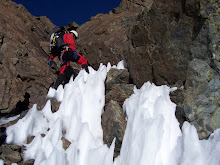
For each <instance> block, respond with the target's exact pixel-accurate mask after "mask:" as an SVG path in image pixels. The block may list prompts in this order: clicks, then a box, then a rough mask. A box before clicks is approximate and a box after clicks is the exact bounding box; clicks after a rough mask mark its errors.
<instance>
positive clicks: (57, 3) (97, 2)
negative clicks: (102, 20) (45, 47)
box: [12, 0, 121, 26]
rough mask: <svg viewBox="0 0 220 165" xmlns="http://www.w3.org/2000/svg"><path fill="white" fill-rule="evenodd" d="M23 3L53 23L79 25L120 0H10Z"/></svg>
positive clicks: (108, 9) (32, 11)
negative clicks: (74, 23)
mask: <svg viewBox="0 0 220 165" xmlns="http://www.w3.org/2000/svg"><path fill="white" fill-rule="evenodd" d="M12 1H14V2H16V3H18V4H23V5H24V6H25V8H27V10H28V11H29V12H30V13H31V14H32V15H34V16H47V17H48V18H49V19H50V20H51V21H52V22H53V23H54V24H55V25H57V26H60V25H63V26H67V25H68V23H69V22H76V23H78V24H79V25H81V24H83V23H85V22H87V21H88V20H89V18H90V17H92V16H95V15H96V14H98V13H108V12H109V11H111V10H112V9H113V8H115V7H117V6H118V5H119V4H120V2H121V0H12Z"/></svg>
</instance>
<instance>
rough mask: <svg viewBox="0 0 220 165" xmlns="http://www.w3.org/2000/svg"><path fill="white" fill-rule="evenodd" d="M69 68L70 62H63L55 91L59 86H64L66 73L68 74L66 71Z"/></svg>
mask: <svg viewBox="0 0 220 165" xmlns="http://www.w3.org/2000/svg"><path fill="white" fill-rule="evenodd" d="M68 66H69V61H66V60H63V64H62V66H61V68H60V73H59V74H58V77H57V80H56V82H55V84H54V88H55V89H57V88H58V86H59V85H60V84H62V82H63V81H64V79H65V72H66V71H65V70H66V68H67V67H68Z"/></svg>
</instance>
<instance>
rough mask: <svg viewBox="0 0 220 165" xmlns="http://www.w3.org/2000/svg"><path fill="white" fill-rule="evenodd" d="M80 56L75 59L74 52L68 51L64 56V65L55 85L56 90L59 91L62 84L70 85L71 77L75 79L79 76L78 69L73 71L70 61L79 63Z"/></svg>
mask: <svg viewBox="0 0 220 165" xmlns="http://www.w3.org/2000/svg"><path fill="white" fill-rule="evenodd" d="M79 58H80V57H79V56H78V57H77V58H74V56H73V52H70V51H67V52H65V53H64V54H63V56H62V60H61V59H60V60H61V61H62V64H61V71H60V73H59V75H58V77H57V80H56V82H55V84H54V88H55V89H57V88H58V86H59V85H60V84H62V82H63V81H64V84H66V83H68V82H69V80H70V77H71V76H72V75H74V78H75V76H76V75H78V73H79V71H78V70H76V69H73V68H72V67H71V66H69V61H72V62H77V61H78V60H79Z"/></svg>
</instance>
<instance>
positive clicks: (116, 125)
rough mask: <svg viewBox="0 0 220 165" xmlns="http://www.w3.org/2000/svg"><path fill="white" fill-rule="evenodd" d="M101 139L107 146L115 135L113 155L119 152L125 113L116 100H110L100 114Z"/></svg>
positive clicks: (115, 155)
mask: <svg viewBox="0 0 220 165" xmlns="http://www.w3.org/2000/svg"><path fill="white" fill-rule="evenodd" d="M102 128H103V141H104V143H105V144H107V145H108V146H109V147H110V145H111V143H112V141H113V139H114V138H115V137H116V142H115V151H114V157H117V156H118V155H119V153H120V149H121V144H122V141H123V136H124V132H125V128H126V121H125V114H124V113H123V110H122V108H121V106H120V105H119V104H118V102H116V101H113V100H111V101H110V102H109V103H108V104H107V105H106V107H105V112H104V113H103V115H102Z"/></svg>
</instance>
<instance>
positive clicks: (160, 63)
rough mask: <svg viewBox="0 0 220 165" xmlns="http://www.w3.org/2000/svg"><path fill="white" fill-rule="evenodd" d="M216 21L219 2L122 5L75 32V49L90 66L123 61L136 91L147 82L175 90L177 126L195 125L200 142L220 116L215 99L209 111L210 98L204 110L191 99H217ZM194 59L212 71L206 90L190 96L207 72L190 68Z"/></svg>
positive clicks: (131, 0) (132, 0)
mask: <svg viewBox="0 0 220 165" xmlns="http://www.w3.org/2000/svg"><path fill="white" fill-rule="evenodd" d="M219 19H220V11H219V3H218V1H211V0H208V1H204V0H193V1H190V0H181V1H179V0H167V1H159V0H144V1H139V0H122V2H121V4H120V5H119V7H118V8H115V9H113V10H112V12H110V14H99V15H97V16H95V17H93V18H91V21H89V22H87V23H85V24H84V25H82V26H81V27H80V28H79V30H78V31H79V34H80V36H81V37H82V38H80V39H79V40H78V45H79V47H80V50H81V52H83V53H84V55H85V56H86V57H88V60H89V62H90V64H91V65H92V66H94V67H97V66H96V65H97V64H98V63H100V62H102V63H104V64H107V62H108V61H110V62H111V63H112V64H115V63H117V62H119V61H120V60H123V59H125V60H126V62H127V68H128V70H129V73H130V79H131V80H133V82H134V84H135V85H137V87H141V85H142V84H143V83H144V82H146V81H151V82H153V83H155V84H156V85H163V84H166V85H169V86H177V87H178V90H177V91H176V92H175V93H174V94H172V99H173V101H174V102H175V103H176V104H177V116H178V119H179V121H180V123H183V122H184V121H185V120H188V121H190V122H191V123H192V124H195V126H196V128H197V130H198V133H199V137H200V138H201V139H202V138H206V137H208V136H209V135H210V133H211V132H212V130H214V129H216V128H219V127H220V125H219V119H217V117H216V116H215V115H217V114H218V113H219V108H218V107H219V104H218V102H219V98H218V97H215V101H214V102H215V104H214V105H215V107H209V106H211V104H212V99H211V100H210V99H208V100H207V99H205V100H206V102H209V103H208V105H204V104H203V103H202V104H201V105H198V104H199V103H201V101H199V102H197V103H196V104H197V105H196V106H195V103H189V100H190V99H191V98H194V99H195V98H198V96H201V97H200V98H199V100H202V99H203V98H204V95H205V96H206V95H207V93H210V94H213V93H215V95H216V92H218V90H219V88H218V87H216V89H215V90H213V89H211V87H210V84H209V81H213V82H215V83H214V84H213V85H215V86H218V85H217V84H218V83H217V81H216V80H217V79H218V77H219V73H220V72H219V69H220V55H219V52H220V51H219V49H220V33H219V31H220V30H219V26H220V24H219ZM196 59H199V60H202V62H201V61H200V62H199V63H206V64H207V65H206V68H207V70H211V71H212V72H215V74H213V75H212V76H211V78H210V77H209V78H210V79H207V80H205V81H206V83H205V82H202V83H203V86H205V87H206V90H207V91H206V92H205V91H202V90H199V93H198V92H197V94H195V93H193V92H192V91H194V90H196V87H197V86H200V83H201V81H197V80H196V79H199V77H198V75H200V76H201V75H204V74H205V73H204V68H201V67H197V66H198V65H196V66H195V67H197V68H193V67H192V66H191V65H192V63H193V64H194V63H195V62H193V61H195V60H196ZM197 62H198V61H197ZM194 69H196V72H195V71H192V70H194ZM191 82H193V86H191V85H192V84H191ZM196 83H198V84H196ZM186 84H187V85H186ZM190 84H191V85H190ZM193 88H195V89H193ZM204 92H205V93H204ZM189 93H190V94H189ZM206 97H207V98H209V97H210V96H209V95H208V96H206ZM212 108H213V109H214V110H210V109H212ZM202 109H203V111H202ZM209 111H211V112H210V113H211V114H210V115H212V116H213V114H215V115H214V116H213V117H211V118H209V117H205V116H204V115H201V114H202V113H204V114H207V112H209ZM191 116H193V121H192V118H191ZM196 123H197V124H196ZM198 123H202V124H198ZM211 123H215V124H211Z"/></svg>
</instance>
